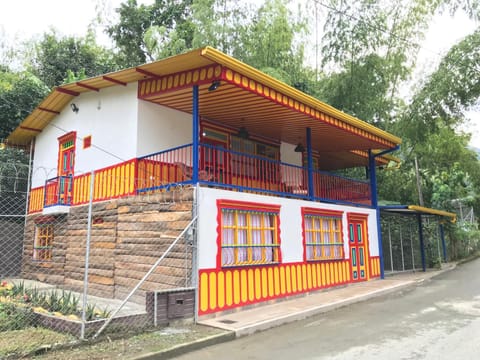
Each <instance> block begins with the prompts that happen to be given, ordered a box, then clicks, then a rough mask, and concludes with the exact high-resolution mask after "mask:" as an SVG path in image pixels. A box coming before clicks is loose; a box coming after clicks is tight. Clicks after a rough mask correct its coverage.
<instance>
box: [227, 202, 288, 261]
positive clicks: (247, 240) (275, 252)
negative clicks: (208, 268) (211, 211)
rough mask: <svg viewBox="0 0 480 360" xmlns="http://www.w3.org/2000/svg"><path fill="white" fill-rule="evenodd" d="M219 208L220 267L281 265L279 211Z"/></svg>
mask: <svg viewBox="0 0 480 360" xmlns="http://www.w3.org/2000/svg"><path fill="white" fill-rule="evenodd" d="M239 207H240V208H233V207H232V208H230V207H228V208H226V207H225V208H221V209H220V211H221V249H220V251H221V266H223V267H228V266H240V265H262V264H275V263H279V262H280V241H279V236H278V234H279V231H278V211H275V212H272V211H260V210H259V211H257V210H250V209H242V208H241V206H239Z"/></svg>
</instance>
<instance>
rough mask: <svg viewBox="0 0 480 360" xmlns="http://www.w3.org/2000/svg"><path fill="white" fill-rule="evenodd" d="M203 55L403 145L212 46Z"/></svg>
mask: <svg viewBox="0 0 480 360" xmlns="http://www.w3.org/2000/svg"><path fill="white" fill-rule="evenodd" d="M201 54H202V56H205V57H206V58H208V59H210V60H212V61H214V62H216V63H218V64H220V65H224V66H226V67H229V68H231V69H234V70H237V71H239V72H240V73H242V74H243V75H245V76H247V77H249V78H251V79H253V80H256V81H258V82H260V83H262V84H265V85H267V86H270V87H272V88H274V89H279V90H280V91H281V92H282V93H283V94H284V95H287V96H291V97H293V98H295V99H298V100H299V101H300V102H302V103H304V104H305V105H309V106H310V107H312V108H314V109H317V110H318V111H321V112H323V113H325V114H327V115H330V116H333V117H334V118H337V119H339V120H342V121H345V122H346V123H348V124H350V125H352V126H354V127H356V128H359V129H362V130H365V131H367V132H369V133H371V134H374V135H376V136H379V137H381V138H382V139H385V140H387V141H390V142H392V143H394V144H397V145H399V144H401V143H402V140H401V139H400V138H399V137H397V136H395V135H392V134H390V133H388V132H386V131H383V130H381V129H378V128H377V127H375V126H373V125H370V124H368V123H366V122H364V121H362V120H360V119H357V118H356V117H353V116H351V115H348V114H346V113H344V112H343V111H340V110H338V109H335V108H334V107H333V106H330V105H327V104H325V103H323V102H321V101H320V100H317V99H315V98H314V97H312V96H310V95H307V94H304V93H303V92H301V91H300V90H297V89H295V88H293V87H291V86H289V85H287V84H285V83H283V82H281V81H279V80H276V79H275V78H273V77H271V76H269V75H267V74H265V73H263V72H261V71H259V70H257V69H255V68H254V67H252V66H250V65H247V64H245V63H242V62H241V61H238V60H236V59H234V58H233V57H231V56H229V55H227V54H224V53H222V52H221V51H219V50H216V49H214V48H212V47H210V46H207V47H205V48H203V50H202V51H201Z"/></svg>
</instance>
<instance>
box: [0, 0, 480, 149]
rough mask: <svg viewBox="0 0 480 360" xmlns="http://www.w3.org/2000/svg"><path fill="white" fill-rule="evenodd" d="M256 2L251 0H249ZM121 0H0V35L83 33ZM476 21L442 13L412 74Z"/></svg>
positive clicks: (474, 125) (477, 126)
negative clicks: (51, 31)
mask: <svg viewBox="0 0 480 360" xmlns="http://www.w3.org/2000/svg"><path fill="white" fill-rule="evenodd" d="M250 1H253V2H255V1H254V0H250ZM122 2H123V1H122V0H0V6H1V12H0V36H2V37H3V36H6V37H7V38H8V39H9V40H10V41H19V40H24V39H29V38H31V37H34V36H38V37H39V36H41V34H42V33H43V32H45V31H48V30H49V29H51V28H52V27H53V28H55V29H56V30H57V31H59V33H61V34H63V35H80V36H83V35H85V33H86V30H87V27H88V25H89V24H90V23H91V22H92V20H93V19H94V18H95V14H96V13H97V4H102V8H103V10H104V12H105V13H107V14H110V17H109V20H111V19H112V18H111V16H113V15H114V14H115V13H114V11H113V9H114V8H116V7H118V6H119V4H120V3H122ZM137 2H138V3H146V4H149V3H152V2H153V0H137ZM474 28H475V24H474V23H473V22H471V21H470V20H469V19H468V18H467V16H466V15H462V14H460V15H456V17H455V18H452V17H451V16H450V15H448V14H445V15H442V16H439V17H437V18H436V19H435V21H434V22H433V23H432V25H431V27H430V29H429V31H428V33H427V34H426V38H425V41H424V44H423V48H422V50H421V51H420V53H419V65H418V66H417V71H416V72H415V73H414V75H413V76H414V77H418V76H420V75H421V74H422V73H424V72H428V70H429V69H433V68H435V65H437V64H438V61H439V59H440V56H439V54H443V53H445V52H446V51H447V50H448V49H449V47H450V46H451V45H452V44H454V43H455V42H457V41H459V40H460V39H461V38H462V37H464V36H465V35H467V34H469V33H471V32H473V30H474ZM97 38H98V41H99V42H100V43H103V44H105V45H106V44H108V43H109V39H108V37H107V36H106V35H105V34H103V33H102V32H98V33H97ZM468 116H469V118H471V121H470V123H469V124H468V126H467V127H466V130H467V131H469V132H472V134H473V136H472V141H471V145H472V146H475V147H477V148H480V114H479V113H477V112H470V113H468Z"/></svg>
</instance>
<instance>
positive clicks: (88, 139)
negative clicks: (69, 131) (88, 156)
mask: <svg viewBox="0 0 480 360" xmlns="http://www.w3.org/2000/svg"><path fill="white" fill-rule="evenodd" d="M91 146H92V135H88V136H85V137H84V138H83V148H84V149H88V148H89V147H91Z"/></svg>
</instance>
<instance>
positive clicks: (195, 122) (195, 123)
mask: <svg viewBox="0 0 480 360" xmlns="http://www.w3.org/2000/svg"><path fill="white" fill-rule="evenodd" d="M199 122H200V121H199V116H198V85H193V88H192V130H193V131H192V182H193V183H194V184H197V183H198V162H199V161H198V158H199V156H198V150H199V149H198V147H199V132H200V123H199Z"/></svg>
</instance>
